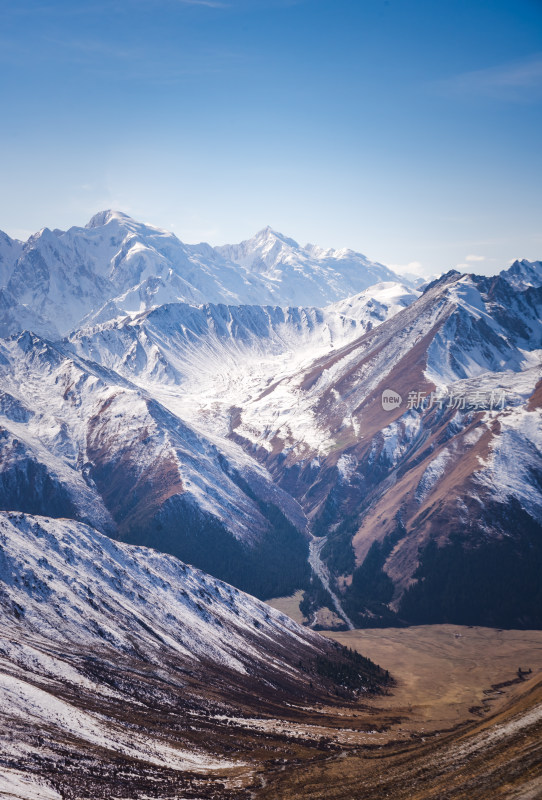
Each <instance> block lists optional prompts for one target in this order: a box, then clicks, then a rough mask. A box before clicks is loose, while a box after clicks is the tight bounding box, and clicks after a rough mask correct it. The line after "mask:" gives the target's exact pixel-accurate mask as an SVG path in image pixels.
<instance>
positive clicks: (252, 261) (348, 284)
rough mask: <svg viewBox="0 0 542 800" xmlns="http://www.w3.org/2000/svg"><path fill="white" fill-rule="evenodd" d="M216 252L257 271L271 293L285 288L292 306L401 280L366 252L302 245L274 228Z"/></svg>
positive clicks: (319, 302)
mask: <svg viewBox="0 0 542 800" xmlns="http://www.w3.org/2000/svg"><path fill="white" fill-rule="evenodd" d="M216 251H217V252H218V253H220V254H221V255H223V256H224V257H225V258H227V259H228V260H229V261H233V262H234V263H235V264H238V265H239V266H240V267H242V268H244V269H246V270H248V272H249V273H255V274H257V275H258V276H259V277H260V278H261V279H262V282H263V283H264V284H265V285H266V286H267V287H268V288H269V290H270V291H273V287H274V286H278V287H280V292H281V294H282V295H283V296H284V297H286V298H287V302H288V305H315V306H322V305H327V304H328V303H330V302H333V301H336V300H342V299H343V298H344V297H345V296H347V295H351V294H357V293H359V292H360V291H363V290H364V289H367V288H368V287H369V286H372V285H373V284H375V283H380V282H382V281H399V280H400V278H398V276H397V275H396V274H395V273H394V272H392V270H390V269H388V267H385V266H384V265H383V264H377V263H376V262H374V261H369V259H367V258H366V257H365V256H364V255H362V254H361V253H356V252H354V251H353V250H348V249H347V248H344V249H342V250H333V249H329V250H324V249H323V248H321V247H317V246H316V245H312V244H307V245H305V247H301V246H300V245H299V244H298V243H297V242H296V241H294V240H293V239H289V238H288V237H287V236H283V234H281V233H278V232H277V231H274V230H272V229H271V228H270V227H267V228H264V229H263V230H261V231H259V233H257V234H256V235H255V236H253V237H252V239H247V240H245V241H244V242H241V243H240V244H237V245H224V246H223V247H217V248H216ZM279 302H280V301H279Z"/></svg>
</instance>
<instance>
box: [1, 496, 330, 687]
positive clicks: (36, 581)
mask: <svg viewBox="0 0 542 800" xmlns="http://www.w3.org/2000/svg"><path fill="white" fill-rule="evenodd" d="M0 544H1V561H0V581H1V585H2V592H1V595H0V614H1V615H2V616H3V625H5V624H7V623H8V622H9V623H11V618H12V614H13V609H17V614H18V616H19V619H21V620H22V624H23V625H24V628H25V630H26V631H27V633H34V634H40V635H42V636H45V637H46V638H47V639H48V640H49V641H51V642H62V643H64V644H65V645H66V644H68V643H70V642H71V643H72V644H74V645H77V646H81V645H85V646H87V647H89V648H92V647H100V646H101V645H103V644H104V643H108V644H110V645H112V646H113V647H114V648H115V649H116V650H117V651H119V652H145V653H147V654H149V653H150V654H152V653H153V652H154V653H156V654H158V652H159V651H160V649H161V648H164V647H165V648H168V649H171V650H173V651H175V652H177V653H178V654H180V655H182V656H184V657H186V658H189V659H194V660H196V661H197V660H201V659H204V660H205V659H209V660H211V661H213V662H215V663H219V664H224V665H226V666H228V667H229V668H231V669H233V670H236V671H237V672H240V673H245V672H246V667H245V665H246V664H247V663H250V662H251V661H254V660H256V661H257V660H258V659H261V658H262V654H263V653H265V647H266V645H265V643H266V641H267V640H268V639H271V640H273V639H277V638H280V637H281V636H286V637H287V638H291V640H292V642H294V641H297V640H299V641H303V642H311V641H312V642H314V643H315V644H314V646H315V647H316V641H317V639H316V637H313V634H312V633H311V632H309V631H306V630H305V629H303V628H300V627H299V626H298V625H296V623H294V622H293V621H292V620H291V619H290V618H289V617H286V616H285V615H283V614H281V613H280V612H278V611H275V610H274V609H271V608H270V607H269V606H267V605H266V604H265V603H261V602H259V601H258V600H256V599H255V598H252V597H250V596H248V595H246V594H244V593H243V592H240V591H239V590H237V589H235V588H233V587H231V586H228V585H227V584H225V583H222V582H221V581H218V580H216V579H215V578H212V577H211V576H209V575H206V574H205V573H203V572H201V571H200V570H197V569H194V568H193V567H189V566H187V565H185V564H183V563H182V562H181V561H179V560H178V559H176V558H174V557H173V556H168V555H165V554H163V553H158V552H156V551H154V550H150V549H147V548H143V547H133V546H130V545H126V544H121V543H119V542H114V541H113V540H111V539H110V538H108V537H107V536H103V535H102V534H100V533H98V532H97V531H95V530H94V529H92V528H90V527H89V526H87V525H84V524H82V523H76V522H72V521H69V520H53V519H49V518H46V517H32V516H29V515H24V514H14V513H9V512H8V513H6V512H0ZM247 634H250V636H247ZM251 640H254V641H256V642H258V643H259V645H258V646H256V645H255V644H254V643H253V642H252V641H251ZM258 647H261V648H262V649H261V651H260V650H259V649H258Z"/></svg>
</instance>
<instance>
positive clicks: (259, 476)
mask: <svg viewBox="0 0 542 800" xmlns="http://www.w3.org/2000/svg"><path fill="white" fill-rule="evenodd" d="M0 362H1V363H0V380H1V385H2V387H3V391H2V394H1V395H0V398H1V402H0V426H1V428H0V452H1V459H0V503H1V506H2V507H3V508H5V509H12V510H20V511H25V512H29V513H40V514H47V515H52V516H62V517H69V518H72V519H76V520H82V521H84V522H88V523H89V524H91V525H93V526H94V527H96V528H98V529H99V530H101V531H104V532H106V533H109V534H112V535H114V536H116V537H117V538H121V539H124V540H126V541H134V542H137V543H145V544H148V545H152V546H155V547H158V548H160V549H163V550H166V551H168V552H172V553H174V554H176V555H178V556H182V557H184V558H185V559H187V560H189V561H192V562H195V563H197V564H198V565H200V566H202V567H205V568H206V569H208V570H210V571H213V572H215V574H218V575H220V576H222V577H226V578H228V579H229V580H233V581H236V582H238V583H239V585H241V586H243V588H246V589H250V590H251V591H252V592H253V593H256V594H258V595H260V596H271V595H272V594H273V589H274V586H275V582H276V580H278V581H279V583H280V582H281V579H280V578H279V577H278V576H279V575H282V576H283V578H284V579H285V580H286V583H289V584H290V585H289V586H286V585H285V588H286V589H287V590H289V589H293V588H295V586H296V585H297V583H298V582H299V581H300V580H301V582H303V580H304V575H305V574H306V573H307V572H308V565H307V564H306V557H305V550H306V543H305V540H304V536H303V531H304V529H305V527H306V520H305V517H304V514H303V512H302V510H301V509H300V507H299V505H298V504H297V503H296V501H294V500H293V499H292V498H291V497H290V495H289V494H288V493H286V492H284V491H283V490H281V489H280V487H278V486H276V485H275V484H274V483H273V481H271V479H270V477H269V475H268V473H267V471H266V470H265V468H263V467H262V466H261V465H259V464H258V463H257V462H256V461H254V459H251V458H250V457H249V456H247V455H246V454H245V453H244V452H243V451H242V449H241V448H240V447H239V446H238V445H236V444H235V443H233V442H229V443H228V444H227V446H223V447H220V448H219V447H218V446H217V444H216V442H215V441H213V440H211V439H210V438H209V437H208V436H206V434H205V429H204V425H203V423H200V430H196V429H195V428H194V427H192V426H190V425H188V424H186V423H185V422H184V421H183V420H182V419H181V418H179V416H177V415H176V414H174V413H173V412H171V411H169V410H168V409H167V408H166V407H165V406H164V405H162V404H161V403H160V402H159V401H158V400H157V399H155V398H154V397H153V396H152V395H150V394H149V392H148V391H145V390H144V389H140V388H138V387H137V386H136V385H134V384H133V383H130V382H129V381H127V380H126V379H125V378H123V377H121V376H120V375H119V374H117V373H115V372H113V371H112V370H111V369H108V368H106V367H104V366H102V365H100V364H97V363H95V362H92V361H89V360H83V359H81V358H80V357H78V356H76V355H74V354H73V353H70V352H68V351H65V350H64V348H63V347H62V345H61V344H52V343H50V342H47V341H45V340H42V339H40V338H39V337H38V336H35V335H34V334H29V333H24V334H21V335H20V336H18V337H13V338H11V339H7V340H3V341H0ZM283 540H285V541H283ZM262 560H263V561H264V563H265V564H266V569H265V570H264V571H263V572H262V570H259V569H258V564H259V563H260V562H262ZM273 563H274V564H275V566H274V567H273V566H272V564H273ZM271 573H273V575H274V576H275V577H274V578H271Z"/></svg>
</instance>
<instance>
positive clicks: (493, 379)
mask: <svg viewBox="0 0 542 800" xmlns="http://www.w3.org/2000/svg"><path fill="white" fill-rule="evenodd" d="M541 349H542V294H541V290H540V289H539V288H529V289H526V290H524V291H514V290H512V289H511V287H510V284H509V283H508V282H507V281H506V280H505V278H502V277H497V278H493V279H492V278H476V277H474V276H462V275H460V274H459V273H450V274H449V275H447V276H444V277H443V278H442V279H440V280H439V281H437V282H435V284H433V285H432V286H430V287H429V288H428V289H426V291H425V292H424V294H423V295H422V296H421V297H420V299H419V300H417V301H416V302H414V303H413V304H411V305H409V307H408V308H406V309H404V310H403V311H401V312H399V313H398V314H396V315H395V316H393V317H392V318H391V319H390V320H388V321H386V322H384V323H383V324H382V325H380V326H379V327H378V328H376V329H374V330H371V331H369V332H367V333H366V334H365V335H364V336H362V337H361V338H359V339H356V340H354V341H353V342H352V343H351V344H348V345H346V346H344V347H343V348H341V349H339V350H338V351H335V352H334V353H332V354H330V355H329V356H327V357H325V358H321V359H319V360H316V361H315V362H314V363H313V364H312V365H311V367H310V368H309V369H307V370H303V371H302V372H297V373H292V374H291V375H289V376H285V377H284V378H283V379H281V380H280V381H278V382H277V383H276V385H274V386H273V387H272V389H271V390H270V391H265V392H262V393H260V395H259V396H257V397H256V398H255V399H253V400H252V401H251V402H250V403H247V404H246V406H245V407H244V408H243V409H242V410H241V411H240V412H239V413H238V414H237V416H236V419H235V424H234V428H233V430H234V435H235V438H236V440H237V441H240V442H245V446H246V447H247V448H253V449H254V448H255V450H256V452H257V453H258V457H259V458H260V460H261V461H262V463H264V464H265V465H266V466H267V468H268V469H269V470H270V472H271V473H272V474H273V475H274V477H275V479H276V480H277V482H278V483H279V484H281V485H283V486H285V487H286V486H287V487H288V491H289V492H290V493H292V494H293V495H294V496H295V497H296V498H297V499H298V500H299V502H300V503H301V505H302V506H303V508H304V510H305V512H306V513H307V515H308V517H309V518H310V519H311V526H312V529H313V531H317V532H318V533H320V534H322V533H323V534H327V536H328V537H329V539H328V541H327V542H325V546H324V548H323V550H321V552H322V555H323V557H324V560H326V561H327V563H328V566H329V571H330V572H331V573H332V575H334V577H335V586H336V589H337V590H340V589H341V588H342V590H343V592H344V600H345V604H346V608H347V610H348V612H349V613H350V616H352V615H353V616H354V618H355V619H356V620H358V621H361V620H360V617H359V616H358V615H359V612H360V610H361V609H365V611H364V612H363V613H365V615H366V617H365V621H366V622H367V621H371V620H372V621H373V623H374V622H375V621H377V620H378V619H379V615H381V614H383V615H384V617H386V614H389V612H390V610H392V611H394V612H396V613H398V614H399V615H400V614H404V615H405V616H406V618H407V619H408V618H409V616H410V618H411V619H415V620H416V621H436V619H439V620H440V621H442V620H443V619H447V621H465V620H466V619H468V621H469V622H473V621H476V620H477V621H478V622H480V621H481V620H482V621H484V624H494V623H495V624H523V625H529V624H535V625H540V624H542V614H541V613H540V607H539V606H538V605H537V600H536V591H537V590H536V588H535V587H536V585H537V579H536V577H535V573H534V572H532V570H531V568H530V567H529V568H528V569H525V574H524V583H523V584H522V585H521V586H519V585H518V584H515V583H514V578H513V577H512V576H509V578H508V585H509V592H510V594H509V596H508V598H507V606H506V607H504V606H503V605H502V603H500V602H499V600H498V597H499V592H500V588H499V585H500V584H499V580H498V579H497V577H496V574H494V573H495V572H498V571H499V570H501V571H502V570H504V572H506V569H510V570H516V571H517V574H520V572H521V569H523V568H524V567H525V564H524V562H525V559H526V553H527V552H528V551H530V552H531V556H532V563H533V564H537V565H538V566H537V569H538V568H539V567H540V563H541V561H540V559H541V558H542V547H541V546H540V542H542V538H541V536H542V526H541V523H542V501H541V496H540V488H539V487H540V485H541V484H540V481H541V479H542V455H541V449H542V417H541V414H540V408H539V401H538V400H537V398H538V394H539V389H538V385H539V381H540V380H541V378H542V365H541ZM388 390H391V391H392V392H394V393H396V394H397V395H398V396H399V400H398V404H397V407H396V408H395V409H393V408H392V410H391V411H389V410H387V409H385V408H384V407H383V404H382V397H383V395H384V394H385V393H386V391H388ZM458 537H459V538H458ZM458 541H460V542H461V545H458ZM435 542H436V543H438V545H439V547H440V548H442V551H441V550H440V549H437V550H436V551H435V552H436V554H435V553H433V550H432V549H431V548H432V547H433V546H434V543H435ZM448 546H449V547H451V548H456V549H455V550H453V551H449V550H447V547H448ZM427 548H429V549H428V550H427V552H426V549H427ZM471 552H473V553H474V554H473V555H472V558H471V557H470V556H469V553H471ZM420 553H421V554H422V560H421V566H420V561H419V558H420ZM450 553H451V554H450ZM447 557H449V558H450V561H451V562H452V563H455V564H456V566H455V567H454V569H457V572H456V573H454V574H453V578H448V580H449V581H451V584H450V583H448V581H447V580H444V579H443V578H442V575H439V578H438V580H437V581H435V582H434V583H433V582H431V581H430V580H429V578H428V574H430V573H428V570H429V571H430V569H431V567H430V566H429V564H431V566H432V567H435V569H436V566H435V564H436V565H437V566H438V568H439V569H444V567H443V566H442V565H443V564H445V563H446V558H447ZM454 560H455V561H454ZM484 561H485V562H487V563H488V564H489V565H491V566H488V567H487V572H488V575H486V576H485V583H484V574H483V571H484ZM459 564H460V565H461V566H460V567H459V566H458V565H459ZM497 564H498V565H499V566H495V565H497ZM505 565H506V566H505ZM513 565H514V566H513ZM520 565H523V567H522V566H520ZM417 570H418V572H417ZM424 570H425V572H424ZM467 576H468V577H467ZM416 579H418V580H416ZM502 580H503V581H504V578H503V579H502ZM465 582H467V584H469V585H470V589H469V588H467V587H465V585H464V584H465ZM504 582H506V581H504ZM485 584H487V585H485ZM348 586H350V588H346V587H348ZM409 587H413V588H412V589H411V591H410V592H408V591H407V590H408V589H409ZM416 587H418V588H416ZM480 587H484V588H483V589H482V588H480ZM527 587H529V588H527ZM379 592H380V594H379ZM442 592H445V593H446V599H443V597H442ZM533 592H534V593H535V596H534V597H533ZM479 595H483V598H482V599H481V597H480V596H479ZM463 596H465V597H466V598H468V599H466V600H465V602H464V605H463V606H461V607H458V606H454V602H455V598H456V597H457V598H460V597H463ZM525 597H528V598H529V599H528V601H527V602H525ZM457 602H458V603H459V601H457ZM436 609H438V610H436ZM512 609H514V610H512ZM389 618H390V617H389V616H388V619H389Z"/></svg>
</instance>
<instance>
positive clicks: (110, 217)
mask: <svg viewBox="0 0 542 800" xmlns="http://www.w3.org/2000/svg"><path fill="white" fill-rule="evenodd" d="M112 221H117V222H134V220H133V219H132V217H130V216H128V214H125V213H124V212H123V211H116V210H114V209H111V208H108V209H106V210H105V211H98V213H97V214H94V216H93V217H92V218H91V219H90V220H89V221H88V222H87V224H86V225H85V228H101V227H103V226H104V225H107V224H108V223H110V222H112Z"/></svg>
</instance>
